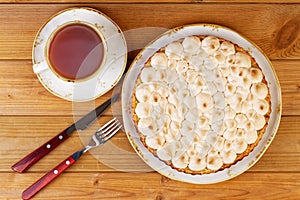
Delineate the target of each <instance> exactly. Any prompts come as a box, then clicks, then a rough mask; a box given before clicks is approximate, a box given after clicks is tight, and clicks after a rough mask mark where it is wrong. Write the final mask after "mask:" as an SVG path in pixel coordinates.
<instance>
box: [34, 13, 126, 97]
mask: <svg viewBox="0 0 300 200" xmlns="http://www.w3.org/2000/svg"><path fill="white" fill-rule="evenodd" d="M68 23H85V24H89V25H90V26H91V27H93V28H95V29H97V30H99V32H101V33H102V36H103V39H104V42H105V43H106V59H105V60H104V63H103V64H102V67H101V69H100V70H98V71H97V72H96V74H94V75H93V76H92V77H91V78H89V79H85V80H81V81H69V80H66V79H62V78H61V77H59V76H58V75H57V74H56V73H54V72H53V70H51V69H50V66H49V65H48V64H46V65H45V67H42V68H38V67H36V66H37V65H38V64H39V63H42V62H45V61H46V59H47V55H46V51H45V48H46V45H47V42H48V40H49V38H50V37H51V34H52V33H53V32H54V31H55V30H56V29H57V27H60V26H63V25H64V24H68ZM126 61H127V46H126V41H125V38H124V35H123V34H122V31H121V29H120V28H119V27H118V25H117V24H116V23H115V22H113V21H112V20H111V19H110V18H108V17H107V16H106V15H104V14H103V13H101V12H100V11H98V10H95V9H92V8H86V7H83V8H69V9H66V10H63V11H61V12H59V13H57V14H56V15H54V16H52V17H51V18H50V19H49V20H48V21H47V22H46V23H45V24H44V25H43V26H42V27H41V28H40V30H39V31H38V33H37V35H36V37H35V40H34V44H33V49H32V62H33V71H34V73H35V74H36V75H37V77H38V79H39V81H40V82H41V84H42V85H43V86H44V87H45V88H46V89H47V90H48V91H49V92H51V93H52V94H54V95H56V96H58V97H60V98H63V99H66V100H69V101H75V102H84V101H89V100H93V99H96V98H97V97H99V96H101V95H103V94H105V93H106V92H108V91H109V90H110V89H111V88H113V87H114V86H115V85H116V84H117V83H118V81H119V80H120V78H121V77H122V74H123V72H124V70H125V67H126Z"/></svg>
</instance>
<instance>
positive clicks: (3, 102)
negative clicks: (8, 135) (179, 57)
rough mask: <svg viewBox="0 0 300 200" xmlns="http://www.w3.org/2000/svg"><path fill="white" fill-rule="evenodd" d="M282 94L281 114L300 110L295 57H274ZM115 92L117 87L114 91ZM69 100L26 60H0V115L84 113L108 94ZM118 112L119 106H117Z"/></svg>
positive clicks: (298, 80) (298, 112)
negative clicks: (43, 80) (45, 83)
mask: <svg viewBox="0 0 300 200" xmlns="http://www.w3.org/2000/svg"><path fill="white" fill-rule="evenodd" d="M129 63H130V61H129ZM272 63H273V65H274V68H275V70H276V73H277V75H278V78H279V81H280V84H281V88H282V98H283V114H284V115H287V114H289V115H299V114H300V107H299V106H298V105H300V76H299V74H300V68H299V67H298V61H297V60H273V61H272ZM114 92H116V91H114ZM111 95H112V91H110V92H108V93H107V94H105V95H104V96H102V97H101V98H98V99H97V100H95V101H90V102H86V103H72V102H69V101H66V100H62V99H60V98H58V97H56V96H54V95H52V94H51V93H49V92H48V91H47V90H46V89H45V88H44V87H43V86H42V85H41V84H40V82H39V81H38V79H37V77H36V76H35V74H34V73H33V71H32V64H31V61H29V60H17V61H11V60H4V61H1V60H0V115H74V114H75V115H83V114H85V113H87V112H88V111H90V110H92V109H94V108H95V106H96V105H100V104H101V103H102V102H104V101H105V100H106V99H108V98H110V97H111ZM118 112H119V113H120V110H118Z"/></svg>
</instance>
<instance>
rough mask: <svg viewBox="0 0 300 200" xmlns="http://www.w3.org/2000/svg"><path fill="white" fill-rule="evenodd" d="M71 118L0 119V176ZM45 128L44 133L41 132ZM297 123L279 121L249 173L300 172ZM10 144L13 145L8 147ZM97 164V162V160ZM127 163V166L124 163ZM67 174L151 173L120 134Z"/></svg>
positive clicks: (72, 141) (72, 143)
mask: <svg viewBox="0 0 300 200" xmlns="http://www.w3.org/2000/svg"><path fill="white" fill-rule="evenodd" d="M109 119H111V117H110V116H103V117H101V118H100V119H99V120H98V121H97V122H95V123H94V124H93V125H92V126H91V127H89V128H88V129H87V130H85V131H82V132H80V133H74V134H73V135H72V137H71V138H69V139H68V140H67V141H65V142H64V143H63V144H62V145H61V146H59V147H57V149H55V150H54V151H53V152H51V154H49V155H47V156H46V157H45V158H43V159H42V160H40V161H39V162H38V163H37V164H35V165H34V166H33V167H32V168H31V169H30V170H29V171H30V172H39V171H44V172H46V171H47V170H50V169H52V168H53V167H54V166H56V164H58V163H59V162H60V161H62V160H64V159H65V158H66V157H67V156H68V155H70V154H71V153H73V152H75V151H77V150H79V149H80V148H82V147H83V144H82V142H85V143H86V142H88V140H89V137H90V135H92V133H93V132H94V131H95V130H96V129H98V128H99V127H100V125H101V124H104V123H105V122H106V121H108V120H109ZM72 121H73V118H72V117H64V118H61V117H46V116H45V117H25V116H18V117H16V116H13V117H0V126H1V128H0V137H1V138H2V139H1V140H0V152H1V153H0V172H9V171H11V170H10V166H11V165H13V164H14V163H15V162H17V161H18V160H19V159H21V158H22V157H24V156H25V155H27V154H28V153H30V152H31V151H32V150H33V149H34V148H36V147H38V146H40V145H41V144H43V143H44V142H45V141H47V140H48V139H49V138H51V137H52V136H53V135H55V134H57V133H58V132H59V131H61V130H62V129H64V128H65V127H67V126H68V125H70V124H71V123H72ZM45 126H46V127H47V129H45ZM299 130H300V120H299V118H298V117H296V116H295V117H282V120H281V125H280V128H279V130H278V133H277V135H276V137H275V139H274V141H273V142H272V144H271V145H270V147H269V149H268V150H267V152H266V153H265V154H264V156H263V157H262V158H261V160H260V161H259V162H258V163H257V164H256V165H255V166H254V167H252V168H251V169H250V171H252V172H284V171H286V172H300V168H299V166H300V132H299ZM12 144H13V145H12ZM96 158H97V159H98V160H99V161H98V160H97V159H96ZM129 160H130V162H128V161H129ZM70 171H72V172H78V171H80V172H82V171H103V172H105V171H112V172H114V171H125V172H126V171H135V172H136V171H152V170H151V169H150V168H149V167H148V166H146V164H144V163H143V161H142V160H141V159H140V158H139V157H138V156H137V155H136V153H135V152H134V150H133V148H132V147H131V145H130V144H129V142H128V140H127V137H126V134H125V133H124V132H123V131H120V132H119V133H118V134H117V135H116V136H115V137H113V138H112V141H111V142H110V143H108V144H106V145H104V146H103V147H99V148H98V149H95V150H94V151H92V154H86V155H84V156H83V157H82V158H80V160H79V161H78V162H77V163H76V164H75V166H73V167H72V168H71V169H70Z"/></svg>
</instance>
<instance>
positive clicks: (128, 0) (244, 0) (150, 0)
mask: <svg viewBox="0 0 300 200" xmlns="http://www.w3.org/2000/svg"><path fill="white" fill-rule="evenodd" d="M1 2H3V3H22V4H23V3H66V2H68V3H72V2H76V3H81V1H80V0H1ZM299 2H300V1H299V0H143V1H138V0H89V1H85V3H131V4H132V3H190V4H203V3H260V4H264V3H299Z"/></svg>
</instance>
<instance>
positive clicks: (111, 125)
mask: <svg viewBox="0 0 300 200" xmlns="http://www.w3.org/2000/svg"><path fill="white" fill-rule="evenodd" d="M121 127H122V125H121V123H120V122H119V121H118V120H117V118H113V119H112V120H110V121H109V122H107V123H106V124H104V125H103V126H102V127H101V128H100V129H99V130H98V131H97V132H96V135H97V137H98V138H99V140H100V142H101V143H104V142H106V141H107V140H109V139H110V138H111V137H112V136H114V135H115V134H116V133H117V132H118V131H119V130H120V129H121Z"/></svg>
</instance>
